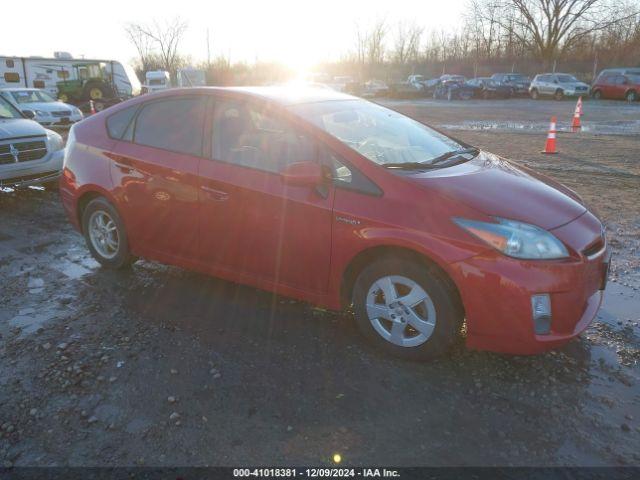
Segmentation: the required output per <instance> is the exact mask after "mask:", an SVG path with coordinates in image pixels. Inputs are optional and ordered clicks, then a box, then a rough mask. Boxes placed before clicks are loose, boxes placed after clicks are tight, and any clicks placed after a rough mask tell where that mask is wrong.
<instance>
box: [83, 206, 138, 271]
mask: <svg viewBox="0 0 640 480" xmlns="http://www.w3.org/2000/svg"><path fill="white" fill-rule="evenodd" d="M82 231H83V233H84V237H85V240H86V242H87V246H88V247H89V251H90V252H91V255H93V258H95V259H96V260H97V261H98V262H99V263H100V264H101V265H102V266H104V267H107V268H113V269H119V268H124V267H128V266H129V265H131V264H132V263H133V262H135V261H136V258H135V257H134V256H132V255H131V253H130V252H129V242H128V240H127V233H126V231H125V228H124V223H123V222H122V219H121V218H120V215H119V214H118V211H117V210H116V209H115V208H114V206H113V205H111V203H109V202H108V201H107V200H106V199H105V198H103V197H98V198H94V199H93V200H91V201H90V202H89V204H88V205H87V206H86V207H85V209H84V211H83V212H82Z"/></svg>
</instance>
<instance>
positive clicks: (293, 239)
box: [60, 87, 609, 359]
mask: <svg viewBox="0 0 640 480" xmlns="http://www.w3.org/2000/svg"><path fill="white" fill-rule="evenodd" d="M60 192H61V197H62V201H63V204H64V207H65V209H66V211H67V213H68V215H69V218H70V220H71V222H72V223H73V224H74V225H75V226H76V228H77V229H78V230H79V231H80V232H82V234H83V235H84V237H85V239H86V242H87V246H88V248H89V250H90V251H91V253H92V254H93V256H94V257H95V258H96V260H97V261H98V262H100V263H101V264H102V265H104V266H105V267H109V268H122V267H126V266H128V265H130V264H131V263H133V262H134V261H135V260H136V259H137V258H138V257H144V258H146V259H151V260H156V261H159V262H163V263H168V264H172V265H177V266H180V267H184V268H187V269H191V270H196V271H200V272H204V273H207V274H210V275H214V276H217V277H222V278H225V279H228V280H231V281H234V282H239V283H243V284H247V285H252V286H255V287H257V288H261V289H266V290H270V291H273V292H277V293H278V294H281V295H286V296H290V297H294V298H298V299H300V300H304V301H307V302H311V303H314V304H318V305H321V306H323V307H326V308H329V309H336V310H337V309H343V308H347V307H348V306H352V308H353V311H354V312H355V320H356V322H357V324H358V326H359V328H360V330H361V331H362V333H363V334H364V335H365V336H366V337H367V338H368V339H370V340H371V341H372V342H373V343H374V344H376V345H377V346H379V347H381V348H382V349H384V350H386V351H388V352H390V353H393V354H396V355H399V356H403V357H407V358H415V359H426V358H430V357H433V356H435V355H438V354H441V353H442V352H444V351H445V350H446V349H447V348H448V347H449V346H450V345H451V344H452V342H454V340H455V339H456V337H457V336H458V335H460V332H461V330H462V326H463V323H466V342H467V345H468V346H469V347H471V348H476V349H485V350H493V351H497V352H505V353H513V354H533V353H537V352H541V351H544V350H547V349H549V348H553V347H557V346H560V345H562V344H564V343H565V342H567V341H569V340H570V339H572V338H573V337H575V336H577V335H578V334H580V332H582V331H583V330H584V329H585V328H586V327H587V326H588V325H589V323H590V322H591V320H592V319H593V318H594V316H595V315H596V312H597V310H598V308H599V306H600V302H601V298H602V291H603V289H604V287H605V283H606V278H607V269H608V263H609V255H608V249H607V243H606V240H605V235H604V229H603V226H602V223H601V222H600V220H598V218H597V217H596V216H595V215H594V214H593V213H592V212H591V211H589V209H588V208H587V206H585V204H584V203H583V201H582V200H581V199H580V197H579V196H578V195H577V194H576V193H574V192H573V191H571V190H570V189H568V188H566V187H564V186H562V185H560V184H558V183H556V182H554V181H552V180H550V179H549V178H546V177H544V176H542V175H540V174H537V173H535V172H533V171H531V170H529V169H527V168H525V167H522V166H519V165H517V164H515V163H512V162H510V161H508V160H505V159H503V158H499V157H497V156H495V155H492V154H490V153H488V152H484V151H481V150H479V149H477V148H474V147H472V146H470V145H467V144H465V143H463V142H461V141H459V140H455V139H453V138H451V137H449V136H447V135H445V134H443V133H441V132H439V131H437V130H435V129H433V128H431V127H429V126H427V125H424V124H422V123H419V122H417V121H415V120H412V119H411V118H408V117H406V116H404V115H401V114H400V113H397V112H395V111H393V110H389V109H387V108H384V107H382V106H380V105H377V104H375V103H371V102H368V101H365V100H361V99H358V98H354V97H351V96H348V95H343V94H340V93H336V92H332V91H329V90H322V89H291V88H289V89H288V88H284V87H283V88H278V87H264V88H191V89H181V90H168V91H165V92H161V93H158V94H152V95H145V96H143V97H138V98H135V99H132V100H129V101H127V102H124V103H122V104H119V105H117V106H115V107H112V108H110V109H109V110H107V111H104V112H102V113H99V114H97V115H93V116H91V117H90V118H88V119H86V120H84V121H82V122H80V123H79V124H77V125H75V126H74V127H73V128H72V130H71V132H70V135H69V140H68V143H67V148H66V155H65V165H64V172H63V176H62V179H61V188H60Z"/></svg>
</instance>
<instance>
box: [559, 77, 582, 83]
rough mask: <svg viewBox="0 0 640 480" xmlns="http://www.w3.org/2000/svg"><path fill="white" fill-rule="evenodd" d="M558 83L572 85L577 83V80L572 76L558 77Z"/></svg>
mask: <svg viewBox="0 0 640 480" xmlns="http://www.w3.org/2000/svg"><path fill="white" fill-rule="evenodd" d="M558 81H559V82H560V83H574V82H577V81H578V79H577V78H576V77H574V76H573V75H558Z"/></svg>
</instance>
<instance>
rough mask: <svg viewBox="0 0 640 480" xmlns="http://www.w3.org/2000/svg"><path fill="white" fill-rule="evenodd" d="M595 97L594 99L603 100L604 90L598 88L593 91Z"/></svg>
mask: <svg viewBox="0 0 640 480" xmlns="http://www.w3.org/2000/svg"><path fill="white" fill-rule="evenodd" d="M593 99H594V100H601V99H602V92H601V91H600V90H596V91H595V92H593Z"/></svg>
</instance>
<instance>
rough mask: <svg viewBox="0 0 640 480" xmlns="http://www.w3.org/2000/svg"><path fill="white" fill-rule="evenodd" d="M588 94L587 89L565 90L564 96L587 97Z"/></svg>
mask: <svg viewBox="0 0 640 480" xmlns="http://www.w3.org/2000/svg"><path fill="white" fill-rule="evenodd" d="M589 95H590V92H589V89H587V90H565V91H564V96H565V97H588V96H589Z"/></svg>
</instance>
